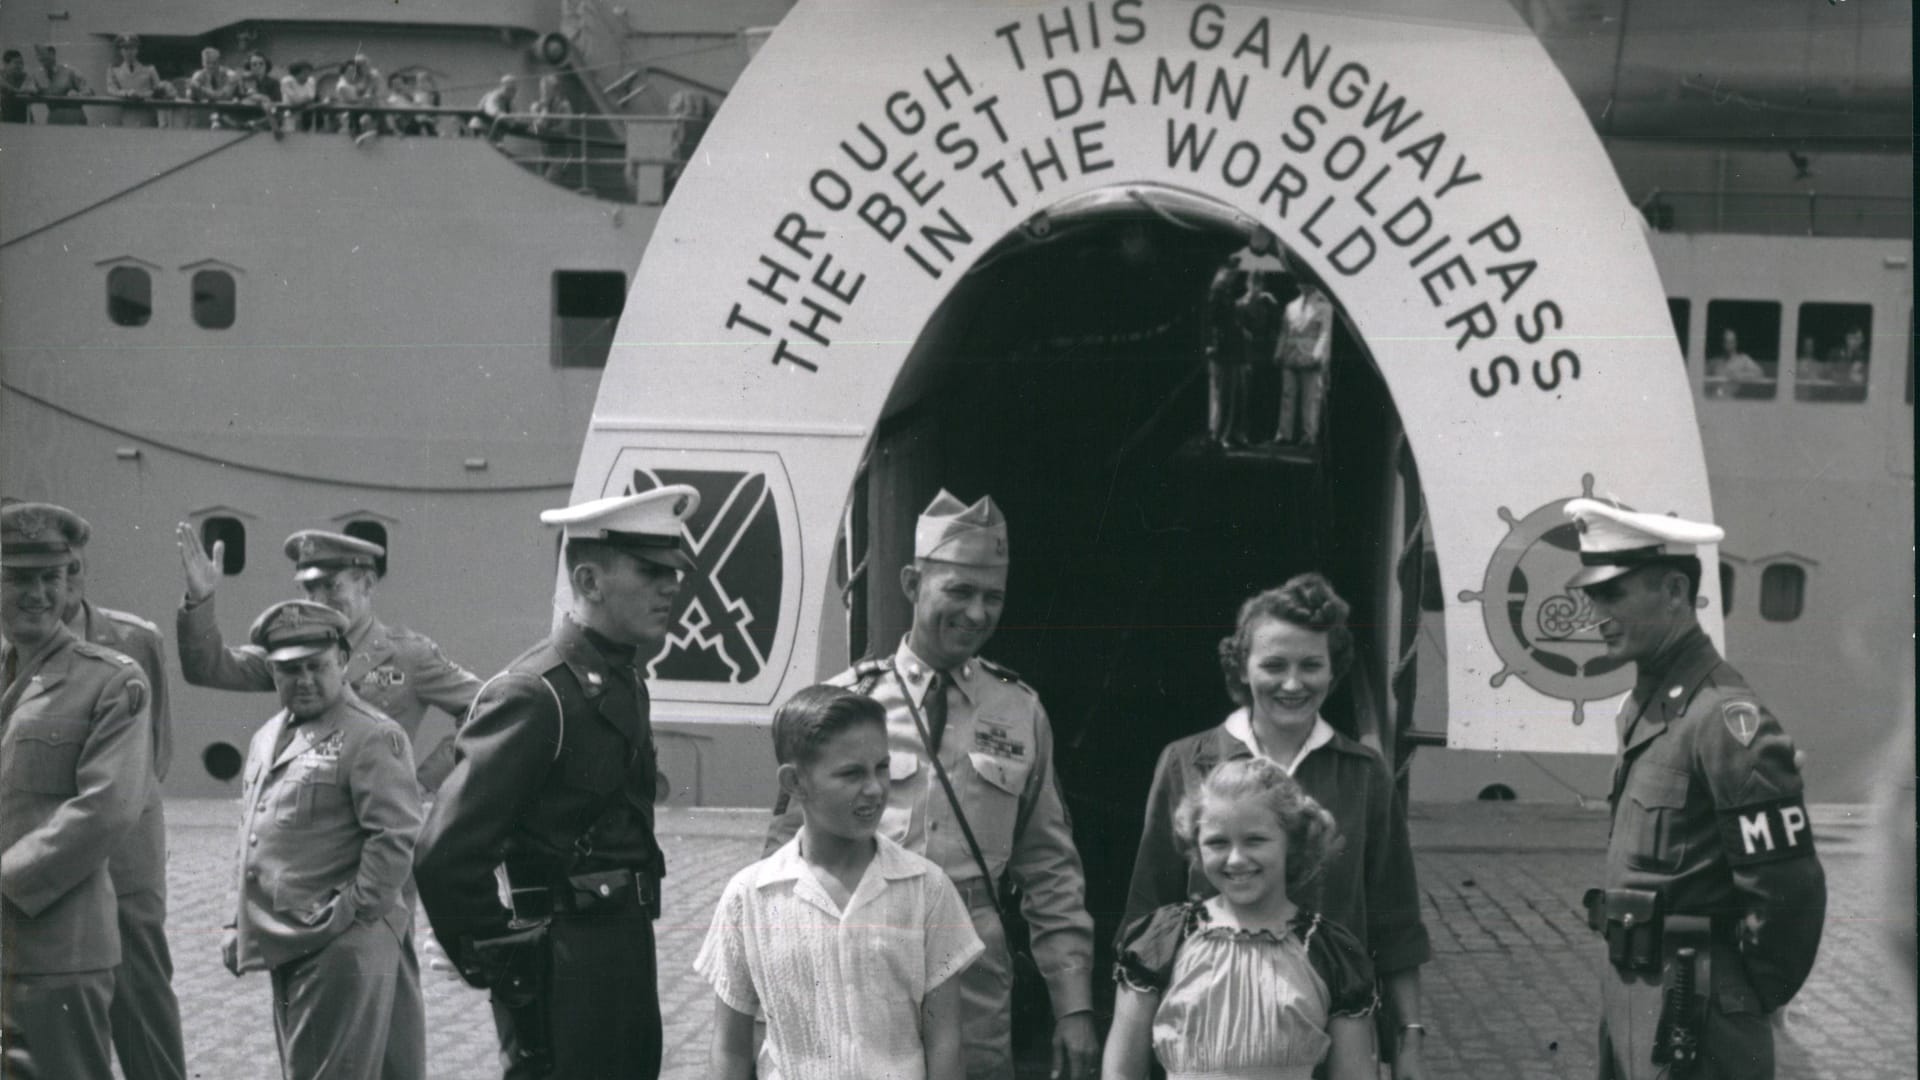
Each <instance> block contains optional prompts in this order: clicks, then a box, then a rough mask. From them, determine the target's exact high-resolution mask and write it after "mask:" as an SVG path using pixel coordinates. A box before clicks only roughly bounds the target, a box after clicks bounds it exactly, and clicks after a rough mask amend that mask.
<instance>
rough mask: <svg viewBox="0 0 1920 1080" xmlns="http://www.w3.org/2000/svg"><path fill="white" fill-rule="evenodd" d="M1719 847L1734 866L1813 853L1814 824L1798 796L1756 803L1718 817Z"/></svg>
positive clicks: (1793, 857) (1750, 864) (1727, 811)
mask: <svg viewBox="0 0 1920 1080" xmlns="http://www.w3.org/2000/svg"><path fill="white" fill-rule="evenodd" d="M1720 846H1721V849H1722V850H1724V851H1725V852H1726V853H1727V862H1728V863H1730V864H1732V865H1734V866H1752V865H1755V864H1757V863H1770V862H1779V861H1780V860H1783V859H1798V858H1801V857H1803V856H1810V855H1812V854H1813V822H1812V820H1811V819H1809V818H1808V817H1807V804H1806V802H1805V801H1803V800H1802V799H1801V798H1800V797H1799V796H1794V797H1792V798H1788V799H1775V800H1773V801H1771V802H1764V803H1755V804H1754V805H1752V806H1742V807H1739V808H1737V809H1733V810H1726V811H1722V812H1721V814H1720Z"/></svg>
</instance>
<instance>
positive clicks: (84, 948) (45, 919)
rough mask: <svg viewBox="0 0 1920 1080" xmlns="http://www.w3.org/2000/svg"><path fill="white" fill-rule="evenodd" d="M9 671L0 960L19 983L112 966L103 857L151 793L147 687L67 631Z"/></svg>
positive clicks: (1, 710) (111, 915) (118, 660)
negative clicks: (35, 977) (12, 672)
mask: <svg viewBox="0 0 1920 1080" xmlns="http://www.w3.org/2000/svg"><path fill="white" fill-rule="evenodd" d="M11 648H12V646H8V649H9V650H11ZM15 663H16V664H17V671H16V673H15V676H14V680H13V683H12V684H11V685H10V686H8V687H7V688H6V691H5V694H4V696H0V715H4V716H5V724H4V725H0V957H3V958H4V963H5V965H6V970H7V972H8V973H9V974H18V975H57V974H64V973H69V972H80V971H100V970H104V969H107V968H111V967H114V966H115V965H117V964H119V963H120V926H119V917H118V914H117V912H118V906H117V903H116V901H115V900H114V892H113V878H112V876H111V875H110V874H109V873H108V871H107V857H108V854H109V853H110V852H111V850H112V847H113V842H114V840H115V839H116V838H118V837H119V836H121V835H122V834H124V833H125V832H126V831H127V830H129V829H131V828H132V827H133V823H134V822H135V821H136V820H138V819H139V817H140V809H141V807H143V806H145V805H146V799H147V789H148V788H150V787H152V786H153V765H152V757H153V750H152V747H151V745H150V742H151V739H152V735H151V729H150V728H149V726H148V723H147V682H146V680H145V679H144V678H142V677H141V675H140V667H139V665H137V664H135V663H134V662H133V661H132V660H130V659H128V658H127V657H125V656H122V655H121V654H119V653H117V652H114V651H112V650H110V649H103V648H101V647H100V646H98V645H94V644H91V643H89V642H85V641H81V640H79V639H78V638H76V637H74V636H73V634H72V632H71V631H69V630H68V629H67V628H66V627H64V626H62V627H60V628H58V629H57V630H55V631H54V636H53V637H52V638H51V639H50V640H49V641H48V642H47V643H46V644H45V645H43V646H42V647H41V648H40V650H39V651H38V652H37V653H35V654H34V655H32V656H21V657H18V658H17V659H16V660H15Z"/></svg>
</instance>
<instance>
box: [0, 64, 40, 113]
mask: <svg viewBox="0 0 1920 1080" xmlns="http://www.w3.org/2000/svg"><path fill="white" fill-rule="evenodd" d="M31 93H33V80H32V79H31V78H29V77H28V76H27V58H26V55H25V54H23V53H22V52H21V51H20V50H19V49H8V50H7V51H6V52H5V53H4V54H0V124H30V123H32V122H33V116H32V114H30V113H29V112H28V111H27V103H26V102H24V101H21V100H20V95H21V94H31Z"/></svg>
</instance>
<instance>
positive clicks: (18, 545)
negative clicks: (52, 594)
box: [0, 503, 93, 567]
mask: <svg viewBox="0 0 1920 1080" xmlns="http://www.w3.org/2000/svg"><path fill="white" fill-rule="evenodd" d="M92 535H93V527H92V526H91V525H88V524H87V519H86V518H83V517H81V516H80V515H79V514H76V513H74V512H73V511H71V510H69V509H67V508H66V507H64V506H55V505H53V504H52V503H9V504H7V506H6V507H5V508H0V562H5V563H6V564H7V565H8V566H20V567H46V566H65V565H66V564H67V563H69V562H71V561H72V560H73V557H74V556H75V555H77V554H79V552H80V549H81V548H84V547H86V546H87V540H88V538H89V537H91V536H92Z"/></svg>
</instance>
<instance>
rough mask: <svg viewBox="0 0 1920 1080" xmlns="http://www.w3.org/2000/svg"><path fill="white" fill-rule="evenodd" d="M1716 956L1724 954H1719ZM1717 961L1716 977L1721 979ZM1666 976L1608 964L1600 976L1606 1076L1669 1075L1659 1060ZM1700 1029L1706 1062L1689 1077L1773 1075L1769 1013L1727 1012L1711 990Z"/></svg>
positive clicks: (1630, 1079)
mask: <svg viewBox="0 0 1920 1080" xmlns="http://www.w3.org/2000/svg"><path fill="white" fill-rule="evenodd" d="M1715 959H1716V960H1718V959H1719V956H1718V955H1716V957H1715ZM1720 966H1721V965H1719V964H1716V966H1715V971H1714V976H1713V977H1714V978H1716V979H1717V978H1721V977H1722V974H1721V972H1720V970H1719V967H1720ZM1662 996H1663V995H1662V983H1661V976H1660V975H1658V974H1653V973H1648V972H1627V971H1620V970H1619V969H1617V968H1615V967H1613V966H1612V965H1603V970H1602V972H1601V975H1600V1072H1599V1076H1600V1080H1666V1078H1667V1077H1668V1076H1670V1075H1671V1074H1672V1069H1671V1067H1670V1066H1667V1065H1655V1064H1654V1063H1653V1037H1654V1032H1655V1030H1656V1028H1657V1027H1658V1026H1659V1023H1660V1006H1661V998H1662ZM1710 998H1711V1000H1710V1001H1709V1002H1708V1004H1707V1007H1706V1010H1705V1012H1706V1022H1705V1025H1704V1030H1702V1031H1701V1033H1700V1062H1699V1065H1698V1066H1697V1067H1696V1068H1695V1070H1694V1072H1692V1073H1691V1074H1689V1080H1773V1027H1772V1025H1771V1024H1769V1023H1768V1022H1767V1014H1765V1013H1763V1012H1759V1011H1753V1012H1724V1011H1722V1009H1721V1005H1720V1001H1719V995H1717V994H1714V995H1710Z"/></svg>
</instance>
